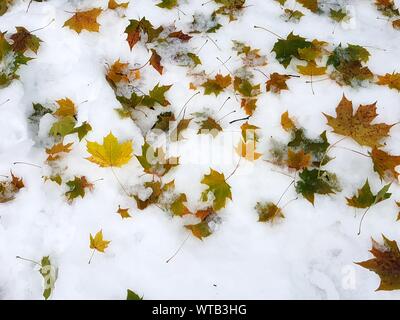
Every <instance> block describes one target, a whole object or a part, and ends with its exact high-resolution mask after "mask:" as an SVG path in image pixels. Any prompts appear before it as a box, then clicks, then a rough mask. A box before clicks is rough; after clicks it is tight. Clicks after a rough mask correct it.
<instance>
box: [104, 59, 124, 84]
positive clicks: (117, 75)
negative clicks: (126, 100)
mask: <svg viewBox="0 0 400 320" xmlns="http://www.w3.org/2000/svg"><path fill="white" fill-rule="evenodd" d="M129 73H130V70H129V63H122V62H121V61H120V59H118V60H117V61H115V62H114V63H113V65H112V66H111V67H110V68H109V69H108V71H107V75H106V79H107V81H108V82H109V83H110V84H111V86H112V87H113V88H115V87H116V86H117V85H118V84H119V83H129Z"/></svg>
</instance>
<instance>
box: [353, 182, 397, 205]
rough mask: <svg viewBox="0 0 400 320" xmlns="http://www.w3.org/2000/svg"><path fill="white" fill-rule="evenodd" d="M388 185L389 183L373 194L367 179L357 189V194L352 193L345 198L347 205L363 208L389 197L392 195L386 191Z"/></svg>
mask: <svg viewBox="0 0 400 320" xmlns="http://www.w3.org/2000/svg"><path fill="white" fill-rule="evenodd" d="M390 185H391V184H387V185H386V186H384V187H383V188H382V189H381V190H379V191H378V193H377V194H373V193H372V191H371V187H370V185H369V182H368V179H367V180H366V181H365V184H364V185H363V187H362V188H361V189H358V191H357V195H354V196H353V197H352V198H346V200H347V205H349V206H351V207H355V208H362V209H365V208H369V207H371V206H373V205H375V204H377V203H379V202H381V201H384V200H386V199H389V198H390V197H391V195H392V194H391V193H388V192H387V191H388V190H389V188H390Z"/></svg>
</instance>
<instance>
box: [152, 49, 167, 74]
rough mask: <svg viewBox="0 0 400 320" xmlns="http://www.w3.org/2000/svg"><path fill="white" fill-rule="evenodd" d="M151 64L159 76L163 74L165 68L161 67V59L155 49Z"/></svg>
mask: <svg viewBox="0 0 400 320" xmlns="http://www.w3.org/2000/svg"><path fill="white" fill-rule="evenodd" d="M150 64H151V66H152V67H153V68H154V69H156V70H157V71H158V73H159V74H163V70H164V67H163V66H162V65H161V57H160V56H159V54H158V53H157V51H156V50H154V49H151V57H150Z"/></svg>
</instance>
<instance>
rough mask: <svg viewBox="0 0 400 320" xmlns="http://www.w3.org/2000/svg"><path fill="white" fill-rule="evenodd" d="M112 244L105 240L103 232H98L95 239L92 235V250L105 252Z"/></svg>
mask: <svg viewBox="0 0 400 320" xmlns="http://www.w3.org/2000/svg"><path fill="white" fill-rule="evenodd" d="M110 242H111V241H107V240H103V230H100V231H99V232H97V233H96V235H95V236H94V237H93V236H92V234H90V249H93V250H97V251H99V252H104V250H105V249H107V247H108V245H109V243H110Z"/></svg>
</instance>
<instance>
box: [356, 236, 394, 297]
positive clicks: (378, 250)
mask: <svg viewBox="0 0 400 320" xmlns="http://www.w3.org/2000/svg"><path fill="white" fill-rule="evenodd" d="M382 237H383V245H381V244H379V243H378V242H376V241H375V240H374V239H372V249H371V250H370V252H371V253H372V255H373V256H374V258H373V259H370V260H367V261H363V262H356V264H358V265H360V266H361V267H363V268H366V269H368V270H370V271H373V272H375V273H376V274H377V275H378V276H379V277H380V279H381V283H380V284H379V287H378V288H377V289H376V290H377V291H378V290H398V289H400V251H399V247H398V246H397V242H396V241H394V240H389V239H388V238H386V237H385V236H384V235H382Z"/></svg>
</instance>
